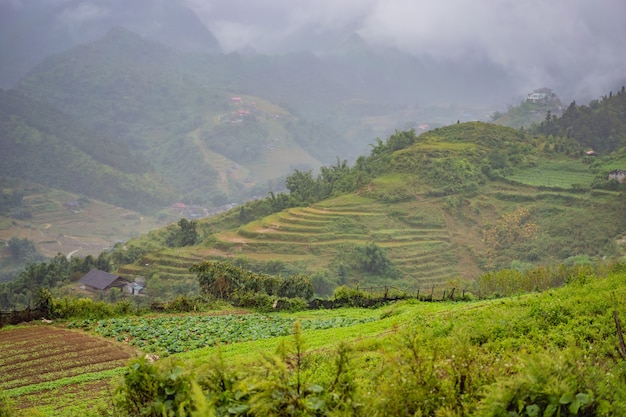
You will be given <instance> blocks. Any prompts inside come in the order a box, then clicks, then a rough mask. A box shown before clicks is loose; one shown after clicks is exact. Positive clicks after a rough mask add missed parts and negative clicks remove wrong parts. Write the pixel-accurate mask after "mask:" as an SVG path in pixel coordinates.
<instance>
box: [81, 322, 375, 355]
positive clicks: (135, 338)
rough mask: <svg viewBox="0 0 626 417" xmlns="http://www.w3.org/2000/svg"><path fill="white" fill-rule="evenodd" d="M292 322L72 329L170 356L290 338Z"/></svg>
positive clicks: (325, 325) (321, 325)
mask: <svg viewBox="0 0 626 417" xmlns="http://www.w3.org/2000/svg"><path fill="white" fill-rule="evenodd" d="M373 320H375V319H374V318H366V319H351V318H333V319H326V320H322V319H315V320H303V321H301V325H302V329H303V330H317V329H331V328H339V327H347V326H353V325H355V324H360V323H365V322H369V321H373ZM294 323H295V319H291V318H285V317H280V316H269V315H260V314H248V315H238V316H235V315H227V316H188V317H180V316H174V317H153V318H141V317H130V318H118V319H109V320H100V321H94V322H93V323H85V322H81V323H80V324H78V323H77V324H74V325H73V327H84V328H93V330H94V331H95V332H96V333H97V334H99V335H101V336H105V337H109V338H114V339H117V340H118V341H120V342H128V343H129V344H131V345H134V346H137V347H139V348H140V349H142V350H143V351H147V352H159V353H161V354H173V353H179V352H185V351H189V350H194V349H199V348H203V347H210V346H215V345H218V344H228V343H237V342H245V341H254V340H259V339H266V338H271V337H277V336H286V335H289V334H290V333H291V331H292V328H293V325H294Z"/></svg>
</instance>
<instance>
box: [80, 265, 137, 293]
mask: <svg viewBox="0 0 626 417" xmlns="http://www.w3.org/2000/svg"><path fill="white" fill-rule="evenodd" d="M78 282H80V283H81V284H83V285H84V286H85V287H88V288H89V289H93V290H100V291H102V290H108V289H109V288H120V289H121V288H123V287H125V286H126V285H128V284H129V282H130V281H128V280H127V279H125V278H122V277H120V276H119V275H113V274H109V273H108V272H105V271H101V270H99V269H92V270H91V271H89V272H87V273H86V274H85V275H84V276H83V277H82V278H81V279H79V280H78Z"/></svg>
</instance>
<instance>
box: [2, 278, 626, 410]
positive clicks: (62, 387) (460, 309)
mask: <svg viewBox="0 0 626 417" xmlns="http://www.w3.org/2000/svg"><path fill="white" fill-rule="evenodd" d="M624 277H625V276H624V275H623V274H621V275H620V274H613V275H609V276H608V277H607V278H596V277H594V276H587V277H586V278H584V279H582V280H580V281H576V282H574V283H572V284H570V285H568V286H566V287H563V288H558V289H550V290H547V291H545V292H543V293H529V294H523V295H518V296H512V297H509V298H502V299H494V300H484V301H473V302H435V303H427V302H418V301H414V300H408V301H400V302H396V303H393V304H390V305H387V306H383V307H379V308H375V309H355V308H342V309H337V310H315V311H302V312H298V313H272V314H271V316H278V317H281V318H287V319H290V320H301V321H317V320H321V321H328V320H332V319H350V320H365V322H361V323H360V324H355V325H352V326H348V327H339V328H333V329H317V330H316V329H309V330H305V331H304V332H303V337H304V344H305V347H306V350H307V352H308V353H307V356H308V357H310V358H317V359H311V360H312V363H319V364H320V365H321V366H327V365H328V364H326V362H324V361H331V359H329V358H332V357H333V356H332V355H333V352H335V350H336V349H337V347H338V345H339V343H341V342H345V343H348V344H349V345H350V346H351V352H352V353H351V357H352V359H351V363H352V366H353V372H354V378H355V381H358V384H359V388H358V389H361V390H367V389H371V388H372V387H371V386H368V384H369V383H373V382H374V380H373V375H378V376H379V377H380V376H381V375H382V373H383V372H384V369H386V367H387V366H388V365H389V363H390V361H391V358H393V357H395V355H396V354H397V353H398V352H397V351H396V350H397V349H402V348H401V346H402V343H404V342H403V340H405V339H406V337H407V336H408V335H415V336H417V337H418V338H419V340H420V346H421V349H423V351H422V353H423V354H424V355H425V356H424V360H429V361H430V360H432V361H433V363H435V367H441V369H445V368H443V367H444V366H445V364H447V363H449V361H451V360H452V359H453V358H454V355H456V354H458V353H459V352H463V351H464V350H463V349H468V352H472V355H476V358H478V357H480V358H481V359H480V363H479V365H480V368H476V369H480V370H479V371H477V372H479V373H483V372H484V376H483V378H482V379H476V380H475V381H474V382H473V383H481V384H493V383H497V382H498V381H501V380H502V381H503V380H509V379H510V378H513V377H515V376H516V375H517V374H520V373H523V372H524V370H525V364H526V363H527V361H528V360H529V359H532V358H533V357H536V355H547V357H553V358H557V357H560V356H561V355H564V354H566V352H568V349H572V348H575V349H577V350H579V351H581V352H582V353H581V354H582V355H586V356H585V357H588V358H589V360H590V361H591V362H593V363H594V365H593V366H599V367H602V368H603V369H604V367H607V366H608V367H610V366H612V365H611V364H612V363H613V362H612V361H614V360H617V359H616V358H618V354H617V351H616V350H617V346H618V339H617V335H616V333H615V324H614V322H613V315H612V314H613V311H617V312H618V313H619V314H621V315H622V316H623V312H624V311H625V310H624V309H625V308H626V304H625V301H624V300H626V281H625V280H624ZM164 317H167V316H164ZM622 318H623V317H622ZM133 320H134V321H137V323H140V322H141V321H142V318H141V317H139V318H133ZM146 320H147V318H146ZM20 328H21V327H14V328H10V329H4V330H3V331H2V332H3V333H4V335H9V334H10V332H11V331H13V330H14V329H20ZM181 330H183V329H181ZM291 343H292V337H291V336H280V337H272V338H266V339H259V340H254V341H244V342H232V343H223V344H221V345H217V346H212V347H206V348H200V349H194V350H190V351H187V352H183V353H178V354H173V355H171V358H173V359H174V360H176V361H181V363H182V364H183V366H184V367H185V368H188V369H195V370H199V369H202V368H203V367H205V366H208V365H209V364H210V363H211V361H212V357H214V356H215V355H218V354H219V355H220V356H221V357H222V359H223V360H224V362H225V364H226V365H227V366H228V367H232V368H233V369H238V370H240V371H243V370H245V369H252V368H254V367H255V366H257V365H258V364H259V363H260V362H261V361H262V355H264V354H268V353H270V352H273V351H276V350H277V349H278V348H279V346H281V344H287V345H288V346H289V345H290V344H291ZM463 346H465V347H463ZM472 357H474V356H472ZM541 357H543V356H541ZM581 366H583V365H581ZM483 367H484V368H483ZM121 372H122V368H115V369H111V370H107V371H103V372H96V373H86V374H83V375H77V376H73V377H69V378H59V379H57V380H54V381H49V382H45V383H39V384H33V385H29V386H24V387H19V388H14V389H9V390H6V391H5V393H6V394H8V395H9V396H10V397H12V398H13V399H14V400H17V401H18V402H20V403H21V404H23V405H24V404H26V405H29V404H40V405H41V407H39V411H40V412H41V413H42V415H44V416H48V415H49V416H56V415H62V416H65V415H72V413H75V412H76V410H78V409H82V410H88V409H89V407H94V406H98V405H105V401H106V397H107V395H108V393H109V392H110V390H111V389H112V388H111V385H110V384H111V381H113V380H115V378H117V376H118V375H120V373H121ZM316 372H317V371H316ZM316 372H314V373H313V374H316ZM368 381H369V382H368ZM486 388H487V386H486V385H485V386H483V387H482V389H486ZM83 389H84V390H88V391H89V392H90V396H89V397H85V396H77V395H76V393H77V392H80V391H81V390H83ZM486 392H487V391H485V393H486ZM598 395H600V394H598ZM81 400H82V402H83V404H79V403H80V401H81Z"/></svg>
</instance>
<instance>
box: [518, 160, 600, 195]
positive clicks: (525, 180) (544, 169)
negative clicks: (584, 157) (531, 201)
mask: <svg viewBox="0 0 626 417" xmlns="http://www.w3.org/2000/svg"><path fill="white" fill-rule="evenodd" d="M594 178H595V174H594V173H593V172H591V171H590V170H589V166H588V165H585V164H583V163H582V161H580V160H561V161H554V160H553V161H544V162H541V163H539V164H538V165H537V166H535V167H532V168H526V169H523V170H519V171H517V172H515V173H513V174H512V175H510V176H508V179H509V180H512V181H516V182H519V183H521V184H527V185H532V186H535V187H554V188H563V189H570V188H573V187H574V186H575V185H579V186H588V185H589V184H591V182H592V181H593V179H594Z"/></svg>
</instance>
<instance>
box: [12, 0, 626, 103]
mask: <svg viewBox="0 0 626 417" xmlns="http://www.w3.org/2000/svg"><path fill="white" fill-rule="evenodd" d="M174 1H176V0H132V1H130V0H0V12H2V10H9V9H12V10H17V9H20V8H22V7H24V6H26V5H27V6H28V8H30V9H34V8H38V7H41V8H46V7H47V8H48V10H52V9H50V6H55V7H56V6H59V7H58V8H56V9H55V10H56V13H58V14H57V15H56V22H58V23H59V24H61V25H64V26H65V27H66V29H67V30H70V31H71V30H72V28H73V27H76V28H81V30H82V32H81V35H82V36H83V37H84V36H85V33H87V32H86V31H87V30H91V31H96V28H97V24H95V23H96V21H97V19H103V18H106V16H107V15H109V14H111V15H115V16H116V17H118V18H123V17H124V16H125V14H124V8H127V9H131V8H133V11H132V13H135V14H141V10H142V8H145V7H146V5H147V4H150V5H160V6H161V7H160V9H161V10H162V11H164V13H168V10H172V9H171V7H169V6H171V5H172V4H174V3H173V2H174ZM177 1H180V2H184V4H186V5H187V6H189V7H190V8H191V9H193V11H195V13H196V14H197V16H198V17H199V18H200V20H201V21H202V22H203V23H204V24H205V26H206V27H207V28H208V29H209V30H210V31H211V32H212V33H213V34H214V35H215V37H216V38H217V39H218V40H219V43H220V45H221V48H222V49H223V50H224V51H226V52H230V51H236V50H239V49H241V48H246V47H252V48H254V49H255V50H257V51H258V52H260V53H280V52H285V51H294V50H302V49H305V48H313V49H317V50H323V49H327V48H329V47H332V46H334V45H336V44H337V42H339V41H340V40H342V39H346V38H347V37H348V36H350V35H351V34H352V33H358V34H359V35H361V36H362V37H363V38H364V39H366V40H367V41H368V42H369V43H371V44H377V45H382V46H393V47H396V48H399V49H401V50H403V51H406V52H410V53H412V54H414V55H416V56H418V57H423V56H427V57H429V58H433V59H437V60H444V61H450V63H451V65H454V66H456V65H462V64H463V63H464V62H474V61H475V62H483V63H484V62H490V63H493V64H496V65H497V66H498V67H499V68H501V69H503V70H504V72H506V73H508V74H509V76H510V78H511V79H513V80H516V84H517V85H518V86H519V90H520V91H519V92H523V91H529V89H532V88H537V87H541V86H549V87H553V86H558V85H561V86H563V85H567V86H568V89H571V93H572V94H574V95H576V96H581V97H593V98H597V96H598V95H600V94H604V93H606V92H607V91H608V90H609V89H617V88H619V87H621V83H622V82H625V81H626V0H441V1H437V0H428V1H426V0H313V1H312V0H177ZM166 6H168V7H166ZM7 8H8V9H7ZM114 9H115V13H113V12H112V10H114ZM153 9H154V8H153ZM120 12H121V14H120ZM151 16H152V17H151V20H150V22H144V25H145V24H146V23H147V24H149V25H158V24H159V22H154V21H153V20H155V19H154V17H153V16H154V14H152V15H151ZM9 23H10V22H8V21H5V22H4V24H6V25H8V24H9ZM1 24H3V19H2V15H0V25H1ZM7 42H9V43H10V42H11V41H10V40H9V39H7V40H6V42H4V43H7ZM2 43H3V42H1V40H0V44H2ZM6 48H7V49H8V48H10V45H9V46H6ZM25 52H27V51H25ZM0 64H1V63H0ZM618 83H620V84H619V85H617V84H618ZM572 86H574V87H573V88H572ZM557 93H558V91H557Z"/></svg>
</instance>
